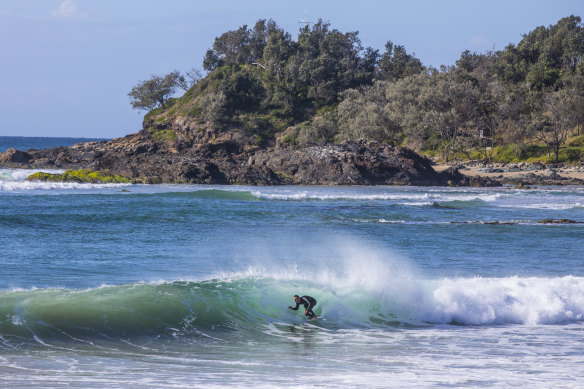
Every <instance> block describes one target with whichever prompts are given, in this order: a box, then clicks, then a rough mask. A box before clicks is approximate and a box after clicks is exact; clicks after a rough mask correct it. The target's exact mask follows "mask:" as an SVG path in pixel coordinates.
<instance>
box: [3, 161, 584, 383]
mask: <svg viewBox="0 0 584 389" xmlns="http://www.w3.org/2000/svg"><path fill="white" fill-rule="evenodd" d="M29 173H31V172H30V171H19V170H13V169H0V247H1V248H2V249H1V251H0V253H1V254H0V387H5V388H25V387H43V388H61V387H75V388H103V387H107V388H133V387H135V388H160V387H165V388H166V387H172V388H193V387H225V386H235V387H266V388H267V387H313V386H318V387H334V388H338V387H374V388H375V387H379V388H382V387H395V388H420V387H489V388H490V387H510V386H519V385H521V386H525V387H530V388H549V387H554V388H562V387H564V388H576V387H579V386H580V384H581V382H582V379H584V372H582V369H581V362H582V360H583V358H584V337H583V335H584V255H583V254H584V249H583V245H582V242H583V239H584V224H561V225H558V224H549V223H548V224H545V223H544V224H542V223H540V222H541V221H542V220H545V219H549V218H552V219H561V218H567V219H572V220H575V221H584V188H583V187H548V188H541V189H537V190H529V191H525V190H524V191H520V190H514V189H509V188H419V187H416V188H401V187H245V186H197V185H158V186H156V185H83V184H55V183H51V184H47V183H29V182H26V181H25V180H24V179H25V177H26V176H27V175H28V174H29ZM294 294H301V295H303V294H308V295H311V296H313V297H315V298H316V299H317V300H318V304H317V306H316V309H315V311H316V313H317V314H319V315H320V316H321V317H322V318H321V319H319V320H316V321H311V322H306V321H305V319H304V318H303V317H302V314H301V312H293V311H289V310H288V309H287V308H286V307H287V306H288V305H290V304H292V295H294Z"/></svg>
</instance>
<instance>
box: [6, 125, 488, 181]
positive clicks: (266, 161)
mask: <svg viewBox="0 0 584 389" xmlns="http://www.w3.org/2000/svg"><path fill="white" fill-rule="evenodd" d="M19 153H20V154H19ZM16 160H18V161H23V162H21V163H23V164H25V165H26V166H28V167H34V168H60V169H91V170H93V171H109V172H111V173H112V174H116V175H119V176H122V177H126V178H128V179H130V180H132V181H133V182H143V183H163V182H164V183H196V184H246V185H282V184H296V185H419V186H429V185H442V186H446V185H450V186H469V185H470V186H495V185H499V183H498V182H497V181H494V180H492V179H488V178H480V177H467V176H465V175H463V174H461V173H460V172H459V171H458V169H456V168H451V169H448V170H447V171H444V172H441V173H437V172H436V171H435V170H434V169H433V168H432V165H431V161H430V160H429V159H428V158H425V157H422V156H420V155H419V154H417V153H415V152H414V151H412V150H409V149H407V148H403V147H391V146H388V145H386V144H383V143H379V142H368V141H364V140H360V141H351V142H349V141H347V142H343V143H341V144H334V145H318V146H317V145H306V146H282V145H278V146H277V147H266V148H261V149H260V148H250V147H248V146H247V145H245V144H241V143H240V142H238V141H237V136H236V134H230V133H222V134H218V136H216V137H215V138H214V139H213V141H209V140H205V141H199V143H195V142H192V143H191V144H187V143H185V142H179V141H176V142H169V141H159V140H155V139H153V137H152V135H151V134H150V133H149V132H148V131H145V130H143V131H140V132H139V133H137V134H134V135H129V136H126V137H124V138H118V139H113V140H111V141H103V142H88V143H79V144H76V145H74V146H71V147H58V148H54V149H43V150H28V151H27V153H24V152H19V151H17V150H15V151H10V152H4V153H0V161H10V163H12V162H13V161H16ZM10 163H6V164H10Z"/></svg>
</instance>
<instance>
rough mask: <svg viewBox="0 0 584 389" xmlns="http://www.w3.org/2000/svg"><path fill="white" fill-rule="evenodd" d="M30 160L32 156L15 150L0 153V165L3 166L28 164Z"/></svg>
mask: <svg viewBox="0 0 584 389" xmlns="http://www.w3.org/2000/svg"><path fill="white" fill-rule="evenodd" d="M31 159H32V156H31V155H30V154H29V153H26V152H24V151H20V150H17V149H8V150H6V151H5V152H3V153H0V164H3V165H11V164H24V163H28V162H29V161H30V160H31Z"/></svg>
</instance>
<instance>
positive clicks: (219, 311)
mask: <svg viewBox="0 0 584 389" xmlns="http://www.w3.org/2000/svg"><path fill="white" fill-rule="evenodd" d="M349 281H350V280H345V282H341V284H339V285H338V286H333V285H330V284H328V285H327V284H326V283H325V284H322V283H321V284H314V283H308V282H306V281H302V280H299V279H291V278H285V277H284V278H282V279H277V278H273V277H258V276H248V275H241V276H239V277H238V276H232V277H228V278H225V279H212V280H206V281H175V282H159V283H138V284H131V285H122V286H104V287H100V288H95V289H87V290H71V289H33V290H3V291H0V339H3V340H4V342H8V341H9V339H11V338H19V339H30V340H34V341H39V342H42V341H44V340H46V339H54V338H62V339H65V340H66V339H73V340H74V339H84V340H86V341H91V339H94V338H107V339H112V338H113V339H121V338H128V337H134V336H153V337H160V336H167V337H171V338H176V337H181V336H211V337H213V336H219V335H220V334H227V335H228V334H229V333H230V332H233V331H258V330H261V329H262V328H263V327H265V326H266V325H268V324H270V323H282V322H288V323H291V324H294V323H301V322H303V320H304V319H303V318H302V315H301V314H300V313H298V312H293V311H289V310H288V309H286V307H287V306H288V305H289V304H291V296H292V295H293V294H295V293H307V294H310V295H312V296H314V297H315V298H316V299H317V300H318V304H317V306H316V309H315V311H316V312H317V314H319V315H323V316H325V317H326V318H327V320H326V321H322V322H321V323H320V325H323V326H325V327H329V328H330V329H340V328H378V327H380V326H382V327H383V326H387V325H390V326H391V325H396V324H399V323H418V324H423V323H427V324H428V323H430V324H458V325H497V324H559V323H566V322H576V321H583V320H584V278H582V277H571V276H570V277H562V278H519V277H509V278H461V279H442V280H413V279H409V280H405V279H402V280H400V279H393V280H387V283H386V285H385V286H381V287H380V285H374V284H370V285H360V286H358V285H355V284H354V283H353V284H351V282H349Z"/></svg>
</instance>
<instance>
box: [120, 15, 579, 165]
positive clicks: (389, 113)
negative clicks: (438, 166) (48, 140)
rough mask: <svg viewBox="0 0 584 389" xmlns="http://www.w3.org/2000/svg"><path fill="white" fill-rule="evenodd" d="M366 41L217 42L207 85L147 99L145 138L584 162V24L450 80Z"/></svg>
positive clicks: (484, 56) (511, 48)
mask: <svg viewBox="0 0 584 389" xmlns="http://www.w3.org/2000/svg"><path fill="white" fill-rule="evenodd" d="M358 35H359V34H358V32H347V33H343V32H341V31H339V30H336V29H333V28H331V26H330V24H329V23H326V22H323V21H322V20H320V21H318V22H317V23H315V24H314V25H312V26H306V27H304V28H302V29H301V30H300V31H299V34H298V38H297V39H296V40H294V39H292V36H291V35H290V34H289V33H287V32H285V31H284V30H282V29H281V28H280V27H279V26H278V25H277V24H276V23H275V22H274V21H272V20H264V19H262V20H259V21H258V22H257V23H256V24H255V25H254V26H253V28H248V27H247V26H245V25H244V26H242V27H241V28H239V29H236V30H233V31H228V32H226V33H224V34H222V35H221V36H219V37H217V38H216V39H215V41H214V43H213V46H212V48H210V49H209V50H208V51H207V54H206V56H205V58H204V61H203V68H204V69H205V70H206V71H207V72H208V73H207V75H206V76H205V77H201V76H200V73H197V72H194V73H193V72H191V73H187V75H188V74H191V75H192V74H195V73H196V75H195V76H194V77H191V78H190V79H191V81H192V82H191V83H188V85H187V87H188V86H191V85H192V86H191V87H190V89H188V90H187V91H186V93H185V94H184V95H183V96H182V97H180V98H178V99H172V98H162V99H161V98H158V99H157V98H150V97H151V95H150V94H148V93H145V94H144V95H143V96H144V97H145V99H144V101H142V100H140V101H139V102H138V103H139V104H138V105H137V106H136V105H135V106H136V107H137V108H141V107H156V108H155V109H154V110H153V111H151V112H149V113H148V115H146V118H145V128H148V127H150V126H151V125H152V122H155V123H159V124H164V123H170V122H172V120H173V119H174V118H177V117H183V118H188V119H189V120H192V122H193V123H194V124H195V125H196V128H198V129H200V131H201V132H203V131H205V130H206V129H211V130H212V131H213V133H214V134H218V133H220V132H224V131H237V132H239V134H240V136H238V138H237V139H238V140H243V142H244V143H246V144H247V145H248V146H249V145H250V144H251V145H255V146H258V147H261V146H264V145H269V144H273V143H275V142H276V141H280V142H283V143H288V144H305V143H326V142H340V141H343V140H345V139H360V138H365V139H369V140H377V141H380V142H385V143H388V144H392V145H404V146H407V147H410V148H412V149H414V150H417V151H420V152H423V153H425V154H427V155H429V156H433V157H435V158H439V159H442V160H445V161H448V160H451V159H453V158H456V159H480V160H490V161H500V162H514V161H523V160H531V161H544V162H573V161H580V160H582V158H584V135H583V134H582V126H583V125H584V61H583V58H584V25H583V24H582V21H581V18H580V17H578V16H574V15H572V16H569V17H566V18H563V19H561V20H559V21H558V22H557V23H556V24H555V25H552V26H549V27H545V26H540V27H537V28H536V29H534V30H533V31H531V32H529V33H528V34H526V35H524V36H523V39H522V40H521V41H520V42H519V43H518V44H517V45H514V44H509V45H508V46H507V47H505V49H504V50H500V51H488V52H485V53H473V52H470V51H468V50H467V51H464V52H463V53H462V54H461V56H460V58H459V59H458V60H457V61H456V64H454V65H452V66H442V67H441V68H440V69H434V68H431V67H425V66H424V65H423V64H422V63H421V61H420V60H419V59H417V58H415V57H414V56H413V55H411V54H408V53H407V51H406V49H405V48H404V47H403V46H400V45H396V44H394V43H393V42H391V41H388V42H387V44H386V45H385V51H384V52H380V51H379V50H376V49H373V48H370V47H368V48H365V47H363V46H362V44H361V41H360V39H359V36H358ZM181 77H182V80H183V84H182V87H183V88H184V89H185V90H186V89H187V88H186V87H184V80H185V76H182V75H181V74H180V73H178V72H176V71H175V72H172V73H170V74H169V75H167V76H164V77H157V78H156V80H158V81H160V80H163V79H168V80H174V81H173V82H170V84H171V85H172V86H173V87H174V88H175V90H176V88H178V87H179V86H180V85H181V82H180V80H181ZM153 79H154V78H153ZM145 85H146V84H145V82H144V83H142V84H139V85H138V86H137V87H136V88H138V91H142V92H144V90H145V89H140V88H139V87H144V86H145ZM148 85H150V84H148ZM161 85H162V84H161ZM161 89H163V90H162V91H161V92H164V91H165V90H166V89H164V88H161ZM133 91H134V90H133ZM153 95H156V94H153ZM137 96H138V97H140V96H142V95H140V94H138V95H137ZM166 96H167V95H166ZM131 97H133V98H135V97H136V96H132V95H131ZM146 97H148V98H146ZM135 102H136V99H135V100H133V101H132V104H133V105H134V104H135ZM142 103H143V104H142ZM202 128H204V129H202ZM192 131H196V130H192ZM157 134H158V132H157ZM191 135H196V134H195V133H194V132H193V133H191ZM157 136H158V138H157V139H159V140H163V141H169V140H172V136H171V135H170V133H167V132H164V133H160V134H158V135H157Z"/></svg>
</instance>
